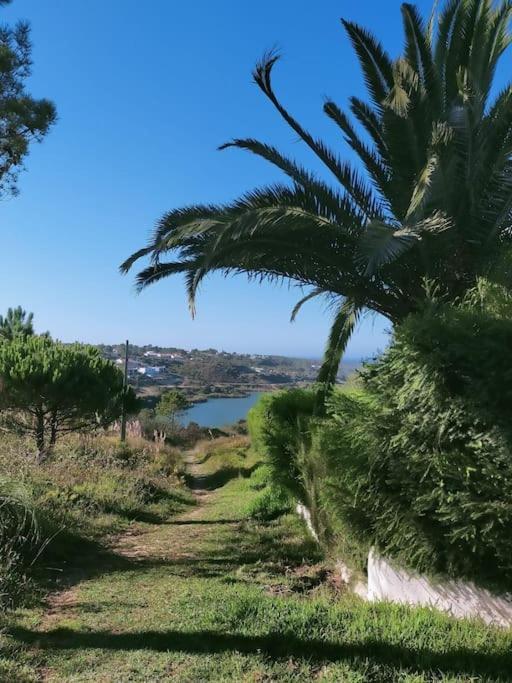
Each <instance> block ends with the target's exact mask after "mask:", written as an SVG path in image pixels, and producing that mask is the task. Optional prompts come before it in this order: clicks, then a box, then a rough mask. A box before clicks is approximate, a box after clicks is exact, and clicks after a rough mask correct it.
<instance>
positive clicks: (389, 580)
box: [368, 549, 512, 626]
mask: <svg viewBox="0 0 512 683" xmlns="http://www.w3.org/2000/svg"><path fill="white" fill-rule="evenodd" d="M368 600H371V601H381V600H385V601H389V602H394V603H399V604H406V605H416V606H424V607H434V608H435V609H438V610H441V611H442V612H448V613H449V614H451V615H452V616H454V617H458V618H468V617H477V618H480V619H482V620H483V621H485V623H487V624H496V625H498V626H511V625H512V595H511V594H506V595H494V594H492V593H490V592H489V591H488V590H486V589H484V588H480V587H478V586H476V585H475V584H473V583H469V582H465V581H454V580H443V581H438V582H436V581H433V580H432V579H429V578H427V577H426V576H422V575H420V574H416V573H414V572H411V571H408V570H404V569H400V568H399V567H397V566H396V565H394V564H393V563H392V562H390V561H389V560H387V559H386V558H383V557H381V556H379V555H378V554H377V553H376V552H375V550H373V549H372V550H371V551H370V554H369V556H368Z"/></svg>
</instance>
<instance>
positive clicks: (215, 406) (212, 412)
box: [180, 391, 261, 427]
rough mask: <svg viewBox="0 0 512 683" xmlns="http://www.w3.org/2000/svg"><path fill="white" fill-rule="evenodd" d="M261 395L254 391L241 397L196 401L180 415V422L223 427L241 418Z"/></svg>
mask: <svg viewBox="0 0 512 683" xmlns="http://www.w3.org/2000/svg"><path fill="white" fill-rule="evenodd" d="M260 396H261V392H259V391H255V392H253V393H252V394H249V395H248V396H244V397H243V398H210V399H209V400H208V401H206V403H196V404H195V405H194V406H192V407H191V408H189V409H188V410H185V411H184V412H183V413H181V415H180V422H181V424H183V425H188V423H189V422H197V424H198V425H200V426H201V427H224V426H225V425H229V424H233V423H234V422H238V420H243V419H244V418H245V417H246V416H247V413H248V412H249V410H250V409H251V408H252V407H253V405H254V404H255V403H256V401H257V400H258V398H259V397H260Z"/></svg>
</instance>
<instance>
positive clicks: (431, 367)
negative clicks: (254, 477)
mask: <svg viewBox="0 0 512 683" xmlns="http://www.w3.org/2000/svg"><path fill="white" fill-rule="evenodd" d="M491 294H492V296H491V297H489V292H488V291H485V292H483V293H482V292H481V291H477V292H474V293H472V295H471V296H470V297H469V298H468V299H467V300H466V301H465V302H463V303H462V304H459V305H458V306H454V305H448V304H442V303H438V304H432V305H431V306H430V307H429V308H428V309H427V310H426V311H424V313H423V314H422V315H416V316H411V317H410V318H409V319H408V320H406V321H405V322H404V324H403V325H401V326H400V328H399V329H397V330H396V331H395V334H394V337H393V340H392V343H391V345H390V348H389V349H388V350H387V351H386V352H385V353H384V354H383V355H382V356H381V357H380V358H379V359H378V360H377V361H375V362H374V363H371V364H369V365H367V366H366V367H365V368H364V370H363V371H362V372H361V374H360V378H359V386H358V387H356V388H351V389H350V390H345V391H340V390H338V391H336V392H335V393H334V394H333V395H332V396H331V398H330V400H329V402H328V406H327V417H325V418H324V419H322V420H318V419H313V418H311V417H310V418H309V419H307V418H306V415H307V414H308V411H309V415H311V414H312V410H311V403H310V402H308V401H306V400H304V397H305V396H308V395H309V396H312V395H313V394H312V393H311V392H310V394H307V392H303V393H300V394H296V393H294V394H293V395H292V396H291V397H287V394H286V393H284V394H283V393H282V394H278V395H277V396H276V397H275V398H274V397H271V398H267V399H266V400H265V407H263V406H259V407H258V408H257V409H256V410H255V413H254V415H259V420H260V423H261V422H264V426H263V427H262V426H261V424H260V426H259V430H258V434H259V436H258V437H257V442H258V438H259V439H260V441H259V442H258V443H259V446H258V447H259V448H261V447H262V444H263V447H264V449H265V453H266V455H267V457H268V459H269V462H270V463H271V466H272V468H273V470H274V471H275V472H276V476H277V477H278V478H279V480H280V482H281V483H283V484H286V485H287V486H288V487H289V489H290V490H292V491H293V492H294V493H295V495H298V496H299V497H300V498H302V499H305V501H306V502H307V503H308V504H309V505H310V507H312V508H313V512H314V516H315V519H316V522H317V525H318V526H319V527H320V529H319V530H320V531H321V535H322V537H323V538H324V541H325V542H327V543H328V544H330V545H332V544H333V543H338V544H339V545H341V547H342V549H343V551H345V552H347V553H348V554H349V555H350V556H351V557H352V558H354V559H355V560H356V562H359V561H361V559H362V558H363V557H364V556H365V555H366V552H367V550H368V548H369V547H370V546H371V545H375V546H377V547H378V548H379V549H380V550H381V551H382V552H383V553H385V554H387V555H390V556H394V557H397V558H399V559H400V560H401V561H402V562H403V563H404V564H406V565H409V566H411V567H414V568H417V569H419V570H421V571H427V572H431V573H432V572H434V573H438V572H439V573H446V574H449V575H452V576H457V577H466V578H472V579H475V580H476V581H478V582H481V583H482V582H485V583H500V584H502V585H503V584H506V585H507V586H511V585H512V427H511V424H510V417H511V415H512V381H511V380H512V358H511V353H510V351H511V349H512V316H510V315H509V312H510V302H509V299H508V297H505V298H504V299H503V300H501V301H499V302H498V303H499V305H497V303H496V296H495V294H496V293H495V292H492V291H491ZM299 396H300V397H302V403H301V402H300V400H299ZM299 404H300V408H301V410H300V411H298V407H299ZM285 408H286V410H285ZM294 410H296V412H298V413H300V415H299V417H297V415H295V416H294V414H293V411H294ZM258 411H259V412H258ZM253 422H254V417H253ZM252 426H254V425H252ZM262 434H263V435H264V436H263V437H262V436H261V435H262Z"/></svg>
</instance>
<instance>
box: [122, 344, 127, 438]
mask: <svg viewBox="0 0 512 683" xmlns="http://www.w3.org/2000/svg"><path fill="white" fill-rule="evenodd" d="M127 389H128V339H127V340H126V345H125V347H124V378H123V412H122V413H121V443H124V442H125V441H126V391H127Z"/></svg>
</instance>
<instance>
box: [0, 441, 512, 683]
mask: <svg viewBox="0 0 512 683" xmlns="http://www.w3.org/2000/svg"><path fill="white" fill-rule="evenodd" d="M223 447H225V448H227V450H228V451H229V444H224V446H223ZM237 448H239V446H237ZM203 456H208V457H206V459H205V458H204V457H203ZM197 457H198V460H201V459H203V460H204V462H203V464H202V465H200V466H199V467H197V468H196V476H198V477H201V476H211V475H212V474H215V473H218V472H219V471H221V470H222V468H223V462H224V463H226V468H227V469H229V470H230V471H231V470H233V468H234V469H236V468H237V461H236V458H238V459H239V460H240V459H241V460H242V464H243V467H242V468H241V469H242V470H244V471H242V472H241V473H239V474H236V475H233V476H230V477H229V479H228V480H227V481H226V482H224V481H223V479H222V477H220V478H219V479H217V480H215V481H214V480H211V479H210V480H207V481H208V483H209V484H211V489H210V490H209V491H208V492H204V493H200V494H198V505H197V506H196V507H194V508H189V509H188V510H187V512H185V513H184V514H181V515H180V516H178V517H174V518H169V519H168V520H166V522H165V523H160V524H140V525H138V526H135V527H134V528H133V529H132V533H130V534H129V535H125V536H124V537H122V538H121V539H120V540H119V542H118V544H117V545H116V546H115V547H114V548H113V552H112V553H111V554H109V555H107V554H105V556H104V557H103V558H102V559H101V561H97V558H96V561H94V562H91V563H90V564H89V565H86V566H82V567H80V568H75V570H73V569H70V570H68V571H69V574H70V576H71V577H73V576H74V579H73V580H72V581H71V582H70V585H69V586H68V587H67V590H66V592H65V593H64V594H63V595H61V596H60V598H57V599H54V600H52V601H51V604H50V605H49V607H48V606H47V607H46V608H45V607H44V606H39V607H37V608H32V609H25V610H19V611H18V612H16V613H14V614H12V615H9V617H8V618H7V619H6V623H5V633H4V636H3V638H2V639H1V640H0V643H1V645H2V647H3V659H0V680H2V681H3V680H5V681H13V682H16V681H27V682H28V681H36V680H39V679H40V677H41V675H42V676H43V678H44V680H46V681H54V682H58V681H62V682H64V681H65V682H68V681H69V682H71V683H78V682H86V681H87V682H89V681H95V682H96V681H98V682H101V683H106V682H109V683H125V682H128V681H130V682H132V681H135V682H141V683H142V682H144V683H146V682H148V681H149V682H151V683H153V682H154V681H167V680H176V681H180V683H181V682H185V683H186V682H194V683H196V682H198V681H201V682H202V681H233V682H235V681H236V682H237V683H238V682H263V681H266V682H270V681H283V682H290V683H291V682H294V683H295V682H299V681H304V682H309V681H323V682H325V681H336V682H338V681H348V682H355V681H358V682H360V683H363V682H364V683H366V682H372V681H374V682H375V683H386V682H387V681H389V682H391V681H400V682H403V683H405V682H408V683H412V682H415V683H420V682H421V681H425V682H426V681H429V682H432V681H444V682H455V681H459V682H462V681H464V682H466V681H472V680H475V681H509V680H512V674H511V673H510V672H512V633H511V632H509V631H504V630H499V629H494V628H489V627H485V626H483V625H481V624H479V623H476V622H470V621H468V622H461V621H454V620H452V619H450V618H448V617H447V616H444V615H441V614H439V613H436V612H434V611H431V610H411V609H407V608H404V607H398V606H390V605H368V604H365V603H363V602H361V601H359V600H357V599H356V598H354V597H351V596H349V595H344V594H343V592H342V591H341V590H340V588H339V586H337V584H336V582H335V581H334V580H333V575H332V574H330V573H329V568H328V567H327V566H326V565H325V563H324V562H323V560H322V558H321V557H320V554H319V551H318V549H317V547H316V546H315V545H314V543H313V542H312V541H311V539H310V538H309V537H308V536H307V534H306V533H305V530H304V528H303V526H302V524H301V522H300V521H299V520H298V519H297V518H296V517H295V516H292V515H286V516H283V517H281V518H280V519H278V520H275V521H272V522H268V523H265V524H263V523H258V522H256V521H253V520H249V519H247V518H246V516H245V510H246V507H247V504H248V502H250V499H251V496H255V495H257V491H255V489H254V488H253V487H251V482H250V478H249V476H248V474H247V471H246V470H248V469H251V468H252V467H253V466H254V464H255V463H254V462H253V461H252V460H251V457H252V456H249V455H248V454H247V453H246V454H245V455H243V454H242V453H241V452H238V454H233V453H230V454H229V455H227V454H226V453H224V456H223V455H222V454H220V453H219V450H218V449H217V451H216V453H215V454H214V455H211V454H210V455H208V453H203V455H202V456H201V455H198V456H197ZM234 459H235V461H234ZM208 463H209V464H208ZM239 464H240V462H238V465H239ZM197 481H202V480H201V479H199V480H197ZM78 570H79V571H78ZM74 571H75V572H76V574H75V575H74ZM2 667H3V668H2ZM38 677H39V678H38Z"/></svg>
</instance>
